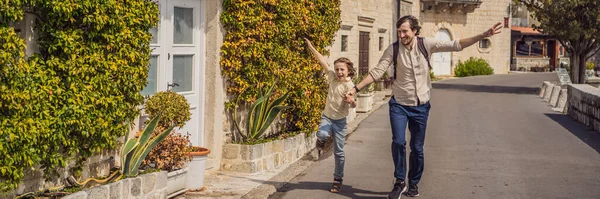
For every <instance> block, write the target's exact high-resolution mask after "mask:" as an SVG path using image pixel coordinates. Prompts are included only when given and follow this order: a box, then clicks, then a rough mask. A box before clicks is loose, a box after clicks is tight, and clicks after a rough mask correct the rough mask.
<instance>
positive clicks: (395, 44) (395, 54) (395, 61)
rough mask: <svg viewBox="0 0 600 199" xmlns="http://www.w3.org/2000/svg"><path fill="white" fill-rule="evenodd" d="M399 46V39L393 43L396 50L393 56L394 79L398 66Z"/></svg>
mask: <svg viewBox="0 0 600 199" xmlns="http://www.w3.org/2000/svg"><path fill="white" fill-rule="evenodd" d="M399 47H400V46H399V44H398V41H396V42H394V43H393V44H392V48H393V49H394V50H393V52H394V56H393V59H394V79H396V66H397V65H398V48H399Z"/></svg>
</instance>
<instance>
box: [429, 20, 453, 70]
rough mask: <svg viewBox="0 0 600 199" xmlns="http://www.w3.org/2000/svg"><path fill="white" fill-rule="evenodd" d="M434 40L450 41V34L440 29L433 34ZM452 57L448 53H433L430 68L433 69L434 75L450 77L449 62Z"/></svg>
mask: <svg viewBox="0 0 600 199" xmlns="http://www.w3.org/2000/svg"><path fill="white" fill-rule="evenodd" d="M435 39H436V40H441V41H451V40H452V39H451V38H450V33H448V31H447V30H444V29H440V30H439V31H438V32H437V33H435ZM451 58H452V56H451V53H450V52H442V53H433V55H432V59H431V67H433V74H434V75H451V74H452V73H451V71H450V69H451V68H452V66H451V65H450V60H451Z"/></svg>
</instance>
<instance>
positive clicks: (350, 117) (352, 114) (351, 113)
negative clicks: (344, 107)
mask: <svg viewBox="0 0 600 199" xmlns="http://www.w3.org/2000/svg"><path fill="white" fill-rule="evenodd" d="M355 118H356V108H349V109H348V122H351V121H352V120H354V119H355Z"/></svg>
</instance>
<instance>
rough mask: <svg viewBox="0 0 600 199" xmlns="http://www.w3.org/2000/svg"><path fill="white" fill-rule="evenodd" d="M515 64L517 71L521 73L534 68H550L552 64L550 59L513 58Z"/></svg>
mask: <svg viewBox="0 0 600 199" xmlns="http://www.w3.org/2000/svg"><path fill="white" fill-rule="evenodd" d="M513 63H515V65H516V67H517V70H519V71H521V69H523V71H531V70H532V68H534V67H548V66H549V64H550V58H542V57H540V58H529V57H527V58H520V57H515V58H513Z"/></svg>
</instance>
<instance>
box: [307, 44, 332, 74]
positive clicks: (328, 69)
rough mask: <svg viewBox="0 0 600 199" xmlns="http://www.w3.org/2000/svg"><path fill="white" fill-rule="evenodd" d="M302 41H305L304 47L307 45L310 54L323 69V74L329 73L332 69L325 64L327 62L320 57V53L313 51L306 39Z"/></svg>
mask: <svg viewBox="0 0 600 199" xmlns="http://www.w3.org/2000/svg"><path fill="white" fill-rule="evenodd" d="M304 40H305V41H306V45H308V48H309V49H310V52H312V54H313V55H314V56H315V58H317V60H319V64H321V66H322V67H323V72H324V73H325V74H327V73H328V72H329V71H333V69H332V68H330V67H329V64H327V60H326V59H325V57H323V55H321V53H319V51H317V49H315V47H314V46H313V45H312V43H310V40H308V39H307V38H304Z"/></svg>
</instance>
